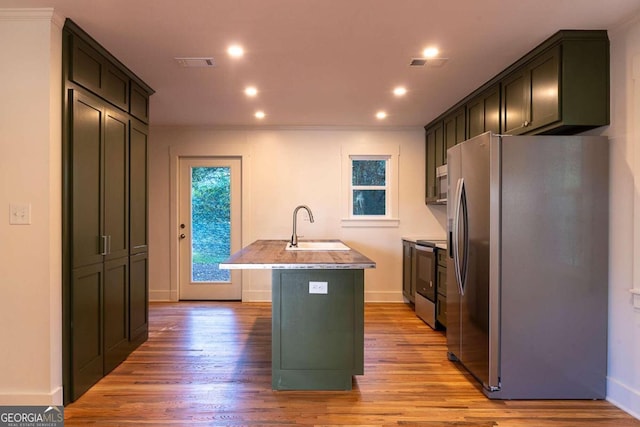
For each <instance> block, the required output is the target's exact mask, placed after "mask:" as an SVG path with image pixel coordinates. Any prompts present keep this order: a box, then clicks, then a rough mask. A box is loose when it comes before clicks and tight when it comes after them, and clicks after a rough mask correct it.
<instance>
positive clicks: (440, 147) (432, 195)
mask: <svg viewBox="0 0 640 427" xmlns="http://www.w3.org/2000/svg"><path fill="white" fill-rule="evenodd" d="M425 154H426V158H425V162H426V176H425V178H426V179H425V193H426V194H425V196H426V197H425V203H427V204H429V203H435V202H436V200H437V198H438V197H437V194H436V168H437V167H438V166H441V165H442V164H443V161H444V135H443V129H442V122H438V123H436V124H434V125H433V126H431V127H430V128H428V129H427V130H426V135H425Z"/></svg>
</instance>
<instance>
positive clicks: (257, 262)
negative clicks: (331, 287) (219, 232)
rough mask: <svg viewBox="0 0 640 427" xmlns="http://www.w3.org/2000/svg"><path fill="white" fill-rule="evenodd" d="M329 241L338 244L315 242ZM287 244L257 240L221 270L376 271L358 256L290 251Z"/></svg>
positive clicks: (347, 253) (333, 252)
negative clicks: (366, 269)
mask: <svg viewBox="0 0 640 427" xmlns="http://www.w3.org/2000/svg"><path fill="white" fill-rule="evenodd" d="M316 241H323V242H324V241H327V242H329V241H331V242H336V241H337V240H316ZM287 244H288V241H287V240H256V241H255V242H253V243H252V244H250V245H249V246H247V247H245V248H244V249H242V250H241V251H239V252H236V253H235V254H233V255H231V256H230V257H229V258H228V259H226V260H225V261H224V262H222V263H220V268H222V269H229V270H231V269H238V270H241V269H327V270H328V269H345V270H349V269H351V270H356V269H364V268H376V263H375V262H374V261H372V260H371V259H369V258H367V257H366V256H364V255H362V254H361V253H360V252H358V251H356V250H354V249H351V248H350V250H348V251H345V250H313V251H289V250H286V249H285V248H286V247H287Z"/></svg>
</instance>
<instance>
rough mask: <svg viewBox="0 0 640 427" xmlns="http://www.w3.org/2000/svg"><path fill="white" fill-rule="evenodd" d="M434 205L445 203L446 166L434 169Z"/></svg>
mask: <svg viewBox="0 0 640 427" xmlns="http://www.w3.org/2000/svg"><path fill="white" fill-rule="evenodd" d="M436 197H437V200H436V203H447V165H442V166H438V167H437V168H436Z"/></svg>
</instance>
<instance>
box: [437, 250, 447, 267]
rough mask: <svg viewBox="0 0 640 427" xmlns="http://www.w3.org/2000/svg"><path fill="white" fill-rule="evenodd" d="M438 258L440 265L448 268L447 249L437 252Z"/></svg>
mask: <svg viewBox="0 0 640 427" xmlns="http://www.w3.org/2000/svg"><path fill="white" fill-rule="evenodd" d="M436 253H437V255H436V256H437V257H438V265H441V266H443V267H446V266H447V251H446V250H445V249H438V250H437V251H436Z"/></svg>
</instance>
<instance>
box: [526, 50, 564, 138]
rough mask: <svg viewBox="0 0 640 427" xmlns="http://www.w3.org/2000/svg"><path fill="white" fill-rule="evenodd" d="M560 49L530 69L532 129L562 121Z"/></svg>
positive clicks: (544, 57)
mask: <svg viewBox="0 0 640 427" xmlns="http://www.w3.org/2000/svg"><path fill="white" fill-rule="evenodd" d="M559 57H560V49H559V48H556V49H553V50H552V51H551V52H549V53H548V54H546V55H544V56H543V57H542V58H540V59H538V60H537V61H536V62H535V63H533V64H532V65H531V67H530V70H531V71H530V78H531V87H530V90H531V114H530V118H529V119H530V121H531V124H530V127H531V128H532V129H535V128H538V127H541V126H544V125H546V124H549V123H553V122H555V121H557V120H560V118H561V117H560V104H559V102H558V101H559V99H558V98H559V92H560V59H559Z"/></svg>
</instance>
